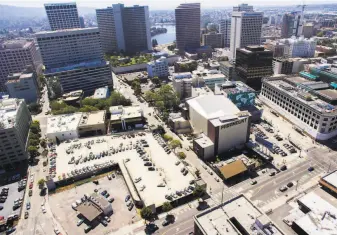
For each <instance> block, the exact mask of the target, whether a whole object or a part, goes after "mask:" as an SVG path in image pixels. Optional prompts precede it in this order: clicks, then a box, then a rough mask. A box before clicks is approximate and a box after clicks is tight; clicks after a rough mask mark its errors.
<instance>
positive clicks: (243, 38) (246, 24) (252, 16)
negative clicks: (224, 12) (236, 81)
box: [230, 11, 263, 59]
mask: <svg viewBox="0 0 337 235" xmlns="http://www.w3.org/2000/svg"><path fill="white" fill-rule="evenodd" d="M262 20H263V12H245V11H234V12H233V13H232V20H231V40H230V50H231V56H232V59H234V58H236V49H237V48H243V47H245V46H248V45H260V44H261V33H262Z"/></svg>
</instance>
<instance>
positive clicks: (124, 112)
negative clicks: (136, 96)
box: [109, 106, 143, 121]
mask: <svg viewBox="0 0 337 235" xmlns="http://www.w3.org/2000/svg"><path fill="white" fill-rule="evenodd" d="M109 111H110V113H111V117H110V120H111V121H116V120H121V119H132V118H141V117H142V116H143V111H142V109H141V108H140V107H139V106H125V107H124V106H111V107H110V108H109Z"/></svg>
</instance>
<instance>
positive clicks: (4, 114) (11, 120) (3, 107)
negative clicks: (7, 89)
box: [0, 98, 23, 129]
mask: <svg viewBox="0 0 337 235" xmlns="http://www.w3.org/2000/svg"><path fill="white" fill-rule="evenodd" d="M22 102H23V100H19V99H13V98H8V99H2V100H0V124H1V127H0V128H4V129H6V128H12V127H13V126H14V125H15V122H16V114H17V111H18V108H19V106H20V104H21V103H22Z"/></svg>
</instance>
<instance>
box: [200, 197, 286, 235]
mask: <svg viewBox="0 0 337 235" xmlns="http://www.w3.org/2000/svg"><path fill="white" fill-rule="evenodd" d="M261 215H262V216H263V217H261V220H263V221H264V220H265V219H266V218H265V216H264V215H263V214H261V212H259V211H258V210H257V209H256V208H255V207H254V206H253V205H252V204H251V203H250V202H249V201H248V200H247V199H246V198H245V197H243V196H240V197H238V198H237V199H235V200H233V201H232V202H229V203H227V204H224V205H223V206H219V207H218V208H214V210H213V211H210V212H208V213H205V214H202V213H201V215H199V216H196V219H197V221H198V222H199V224H200V226H201V227H202V228H203V229H204V231H205V232H206V234H208V235H232V234H235V235H237V234H239V233H238V232H237V231H236V230H235V229H234V228H233V227H232V224H231V223H230V221H229V219H230V218H232V217H234V218H236V220H237V221H238V222H239V223H240V224H241V226H243V227H244V228H245V229H246V231H247V232H248V233H249V234H255V233H254V231H252V229H251V226H252V225H253V224H254V223H255V220H256V218H258V217H260V216H261ZM255 231H256V230H255ZM273 232H274V233H273V234H275V235H276V234H281V233H280V232H279V231H278V230H277V229H276V228H275V227H273ZM261 234H263V233H261Z"/></svg>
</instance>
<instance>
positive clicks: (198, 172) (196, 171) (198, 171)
mask: <svg viewBox="0 0 337 235" xmlns="http://www.w3.org/2000/svg"><path fill="white" fill-rule="evenodd" d="M194 174H195V176H196V177H197V178H200V170H199V169H196V170H195V172H194Z"/></svg>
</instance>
